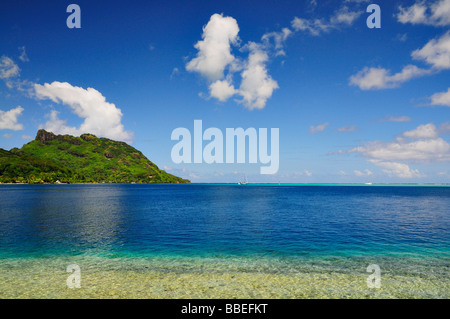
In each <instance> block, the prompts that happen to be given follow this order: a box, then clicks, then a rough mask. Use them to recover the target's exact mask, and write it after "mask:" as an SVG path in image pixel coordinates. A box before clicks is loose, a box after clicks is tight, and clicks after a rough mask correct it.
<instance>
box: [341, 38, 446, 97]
mask: <svg viewBox="0 0 450 319" xmlns="http://www.w3.org/2000/svg"><path fill="white" fill-rule="evenodd" d="M411 57H412V58H413V59H415V60H421V61H424V62H426V63H428V64H429V65H430V66H431V68H430V69H422V68H419V67H417V66H415V65H411V64H410V65H407V66H405V67H404V68H403V69H402V71H401V72H399V73H396V74H391V72H390V70H387V69H384V68H373V67H372V68H369V67H365V68H364V69H362V70H361V71H359V72H358V73H357V74H355V75H352V76H351V77H350V80H349V83H350V85H355V86H358V87H359V88H360V89H361V90H376V89H390V88H395V87H398V86H399V85H400V84H401V83H403V82H406V81H409V80H411V79H413V78H417V77H421V76H424V75H429V74H433V73H436V72H439V71H442V70H445V69H450V31H448V32H447V33H445V34H444V35H442V36H441V37H440V38H438V39H432V40H430V41H429V42H428V43H427V44H426V45H425V46H423V47H422V48H421V49H417V50H415V51H413V52H412V53H411Z"/></svg>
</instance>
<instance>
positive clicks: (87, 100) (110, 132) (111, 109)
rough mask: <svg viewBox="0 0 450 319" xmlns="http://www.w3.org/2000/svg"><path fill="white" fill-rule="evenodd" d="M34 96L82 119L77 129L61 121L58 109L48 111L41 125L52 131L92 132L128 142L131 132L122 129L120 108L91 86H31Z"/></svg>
mask: <svg viewBox="0 0 450 319" xmlns="http://www.w3.org/2000/svg"><path fill="white" fill-rule="evenodd" d="M34 89H35V94H36V97H37V98H39V99H50V100H52V101H53V102H55V103H62V104H65V105H68V106H70V108H71V110H72V112H73V113H74V114H76V115H77V116H79V117H80V118H82V119H84V122H83V123H82V124H81V125H80V127H79V128H76V127H73V126H68V125H67V122H66V121H65V120H61V119H59V118H58V112H57V111H52V112H51V114H50V119H49V121H47V122H46V123H45V124H44V125H43V128H44V129H46V130H49V131H51V132H53V133H56V134H71V135H81V134H83V133H92V134H95V135H98V136H102V137H107V138H111V139H114V140H123V141H128V142H129V141H131V139H132V138H133V134H132V133H131V132H127V131H125V130H124V126H123V124H122V123H121V119H122V111H121V110H120V109H119V108H117V107H116V106H115V105H114V104H113V103H109V102H106V98H105V97H104V96H103V95H102V94H101V93H100V92H99V91H97V90H95V89H93V88H87V89H83V88H81V87H76V86H72V85H71V84H69V83H67V82H64V83H62V82H57V81H55V82H53V83H51V84H48V83H45V84H44V85H40V84H35V85H34Z"/></svg>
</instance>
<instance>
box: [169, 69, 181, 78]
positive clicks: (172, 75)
mask: <svg viewBox="0 0 450 319" xmlns="http://www.w3.org/2000/svg"><path fill="white" fill-rule="evenodd" d="M179 73H180V70H179V69H178V68H173V70H172V73H171V74H170V79H173V78H174V77H175V76H176V75H178V74H179Z"/></svg>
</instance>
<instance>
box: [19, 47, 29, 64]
mask: <svg viewBox="0 0 450 319" xmlns="http://www.w3.org/2000/svg"><path fill="white" fill-rule="evenodd" d="M19 51H20V56H19V59H20V61H22V62H29V61H30V59H29V58H28V56H27V52H26V51H25V46H23V47H19Z"/></svg>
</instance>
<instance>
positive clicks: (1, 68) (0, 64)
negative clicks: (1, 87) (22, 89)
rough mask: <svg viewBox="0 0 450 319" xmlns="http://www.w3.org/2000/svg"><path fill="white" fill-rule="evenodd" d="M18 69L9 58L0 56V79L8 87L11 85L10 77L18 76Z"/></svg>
mask: <svg viewBox="0 0 450 319" xmlns="http://www.w3.org/2000/svg"><path fill="white" fill-rule="evenodd" d="M19 73H20V69H19V67H18V66H17V64H16V63H14V61H13V60H12V59H11V58H8V57H7V56H2V57H1V58H0V79H2V80H3V81H5V83H6V86H7V87H8V88H12V87H13V83H12V81H11V78H14V77H17V76H19Z"/></svg>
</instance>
